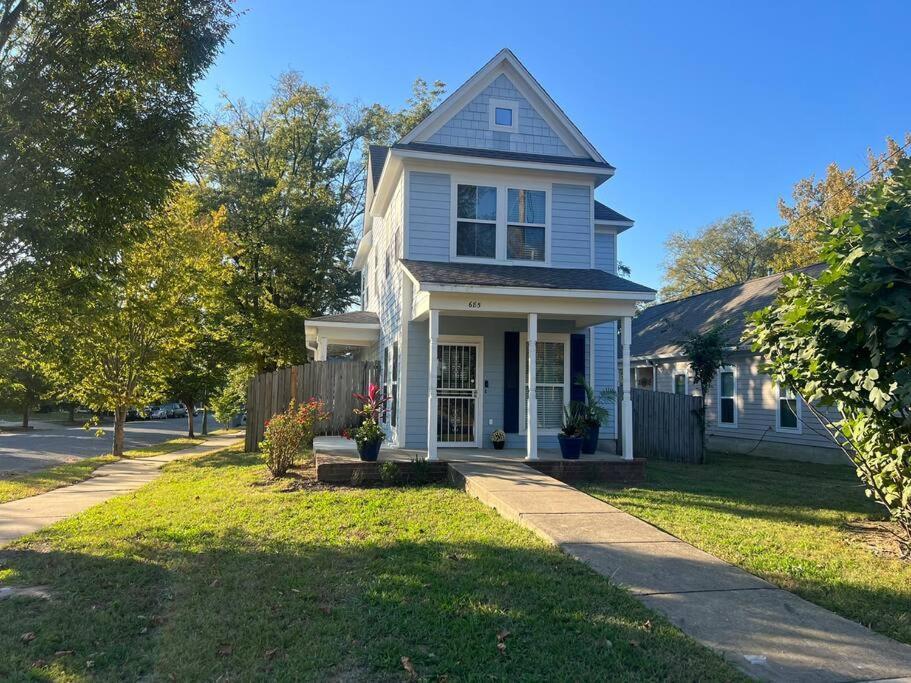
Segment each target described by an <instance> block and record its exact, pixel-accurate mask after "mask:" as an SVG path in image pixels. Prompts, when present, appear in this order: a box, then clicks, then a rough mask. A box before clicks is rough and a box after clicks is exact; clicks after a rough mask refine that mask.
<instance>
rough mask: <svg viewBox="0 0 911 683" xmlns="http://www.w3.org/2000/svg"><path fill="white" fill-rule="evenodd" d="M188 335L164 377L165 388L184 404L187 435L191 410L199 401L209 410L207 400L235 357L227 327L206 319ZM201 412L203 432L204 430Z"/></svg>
mask: <svg viewBox="0 0 911 683" xmlns="http://www.w3.org/2000/svg"><path fill="white" fill-rule="evenodd" d="M188 336H189V337H190V339H189V340H188V341H187V343H186V345H185V346H184V348H183V349H182V352H181V353H180V354H179V357H178V358H177V360H176V362H175V364H174V367H173V368H172V369H171V371H170V373H169V374H168V376H167V379H166V380H165V386H166V387H167V388H166V392H167V394H168V395H169V396H173V397H175V398H177V399H178V400H180V401H181V402H182V403H183V404H184V405H185V406H186V407H187V436H188V437H189V438H191V439H192V438H194V437H195V436H196V434H195V428H194V420H193V417H194V410H195V408H196V407H197V406H199V405H200V404H202V405H203V407H204V410H206V411H208V402H209V400H210V399H211V398H212V397H214V396H216V395H217V394H218V392H219V391H220V390H221V389H222V388H223V387H224V386H225V383H226V382H227V381H228V371H229V369H230V367H231V364H232V362H233V361H234V360H235V354H234V351H235V349H234V346H233V344H232V342H231V338H230V334H229V331H228V330H227V328H225V327H219V326H213V327H209V326H207V325H206V323H203V326H198V327H195V328H194V329H193V331H192V332H190V333H189V335H188ZM207 416H208V415H204V416H203V425H202V433H203V434H206V433H207V425H206V417H207Z"/></svg>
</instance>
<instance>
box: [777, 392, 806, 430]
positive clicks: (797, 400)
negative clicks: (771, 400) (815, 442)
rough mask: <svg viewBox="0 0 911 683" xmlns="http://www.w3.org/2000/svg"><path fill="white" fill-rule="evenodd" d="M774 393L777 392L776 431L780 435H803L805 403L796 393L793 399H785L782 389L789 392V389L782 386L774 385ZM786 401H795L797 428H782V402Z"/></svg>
mask: <svg viewBox="0 0 911 683" xmlns="http://www.w3.org/2000/svg"><path fill="white" fill-rule="evenodd" d="M772 388H773V391H774V392H775V431H776V432H778V433H780V434H803V420H802V418H803V407H802V404H803V401H802V400H801V398H800V395H799V394H797V393H796V392H791V393H793V394H794V398H793V399H788V398H785V397H784V396H782V395H781V392H782V389H784V390H785V391H789V389H788V388H787V387H786V386H784V385H782V384H775V383H774V382H773V383H772ZM786 400H793V401H794V406H795V407H794V415H795V416H796V417H797V426H796V427H782V426H781V402H782V401H786Z"/></svg>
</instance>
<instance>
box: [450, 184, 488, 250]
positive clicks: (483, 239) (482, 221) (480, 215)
mask: <svg viewBox="0 0 911 683" xmlns="http://www.w3.org/2000/svg"><path fill="white" fill-rule="evenodd" d="M456 216H457V219H458V220H457V222H456V255H457V256H468V257H472V258H491V259H492V258H495V257H496V255H497V188H495V187H486V186H482V185H459V187H458V207H457V214H456Z"/></svg>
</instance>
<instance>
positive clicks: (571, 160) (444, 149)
mask: <svg viewBox="0 0 911 683" xmlns="http://www.w3.org/2000/svg"><path fill="white" fill-rule="evenodd" d="M392 148H393V149H405V150H413V151H415V152H433V153H435V154H456V155H459V156H467V157H480V158H483V159H506V160H510V161H528V162H530V163H542V164H562V165H566V166H590V167H591V168H598V169H604V170H608V171H613V170H615V169H614V167H613V166H611V165H610V164H609V163H607V162H603V161H595V160H594V159H589V158H586V157H564V156H557V155H552V154H528V153H525V152H507V151H501V150H496V149H481V148H478V147H450V146H448V145H432V144H428V143H426V142H409V143H406V144H403V143H396V144H395V145H393V146H392Z"/></svg>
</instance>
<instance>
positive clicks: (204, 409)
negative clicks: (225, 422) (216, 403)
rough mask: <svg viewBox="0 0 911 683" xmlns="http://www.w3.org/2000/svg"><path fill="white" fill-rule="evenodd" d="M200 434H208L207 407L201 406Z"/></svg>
mask: <svg viewBox="0 0 911 683" xmlns="http://www.w3.org/2000/svg"><path fill="white" fill-rule="evenodd" d="M202 435H203V436H208V435H209V407H208V406H203V407H202Z"/></svg>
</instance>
